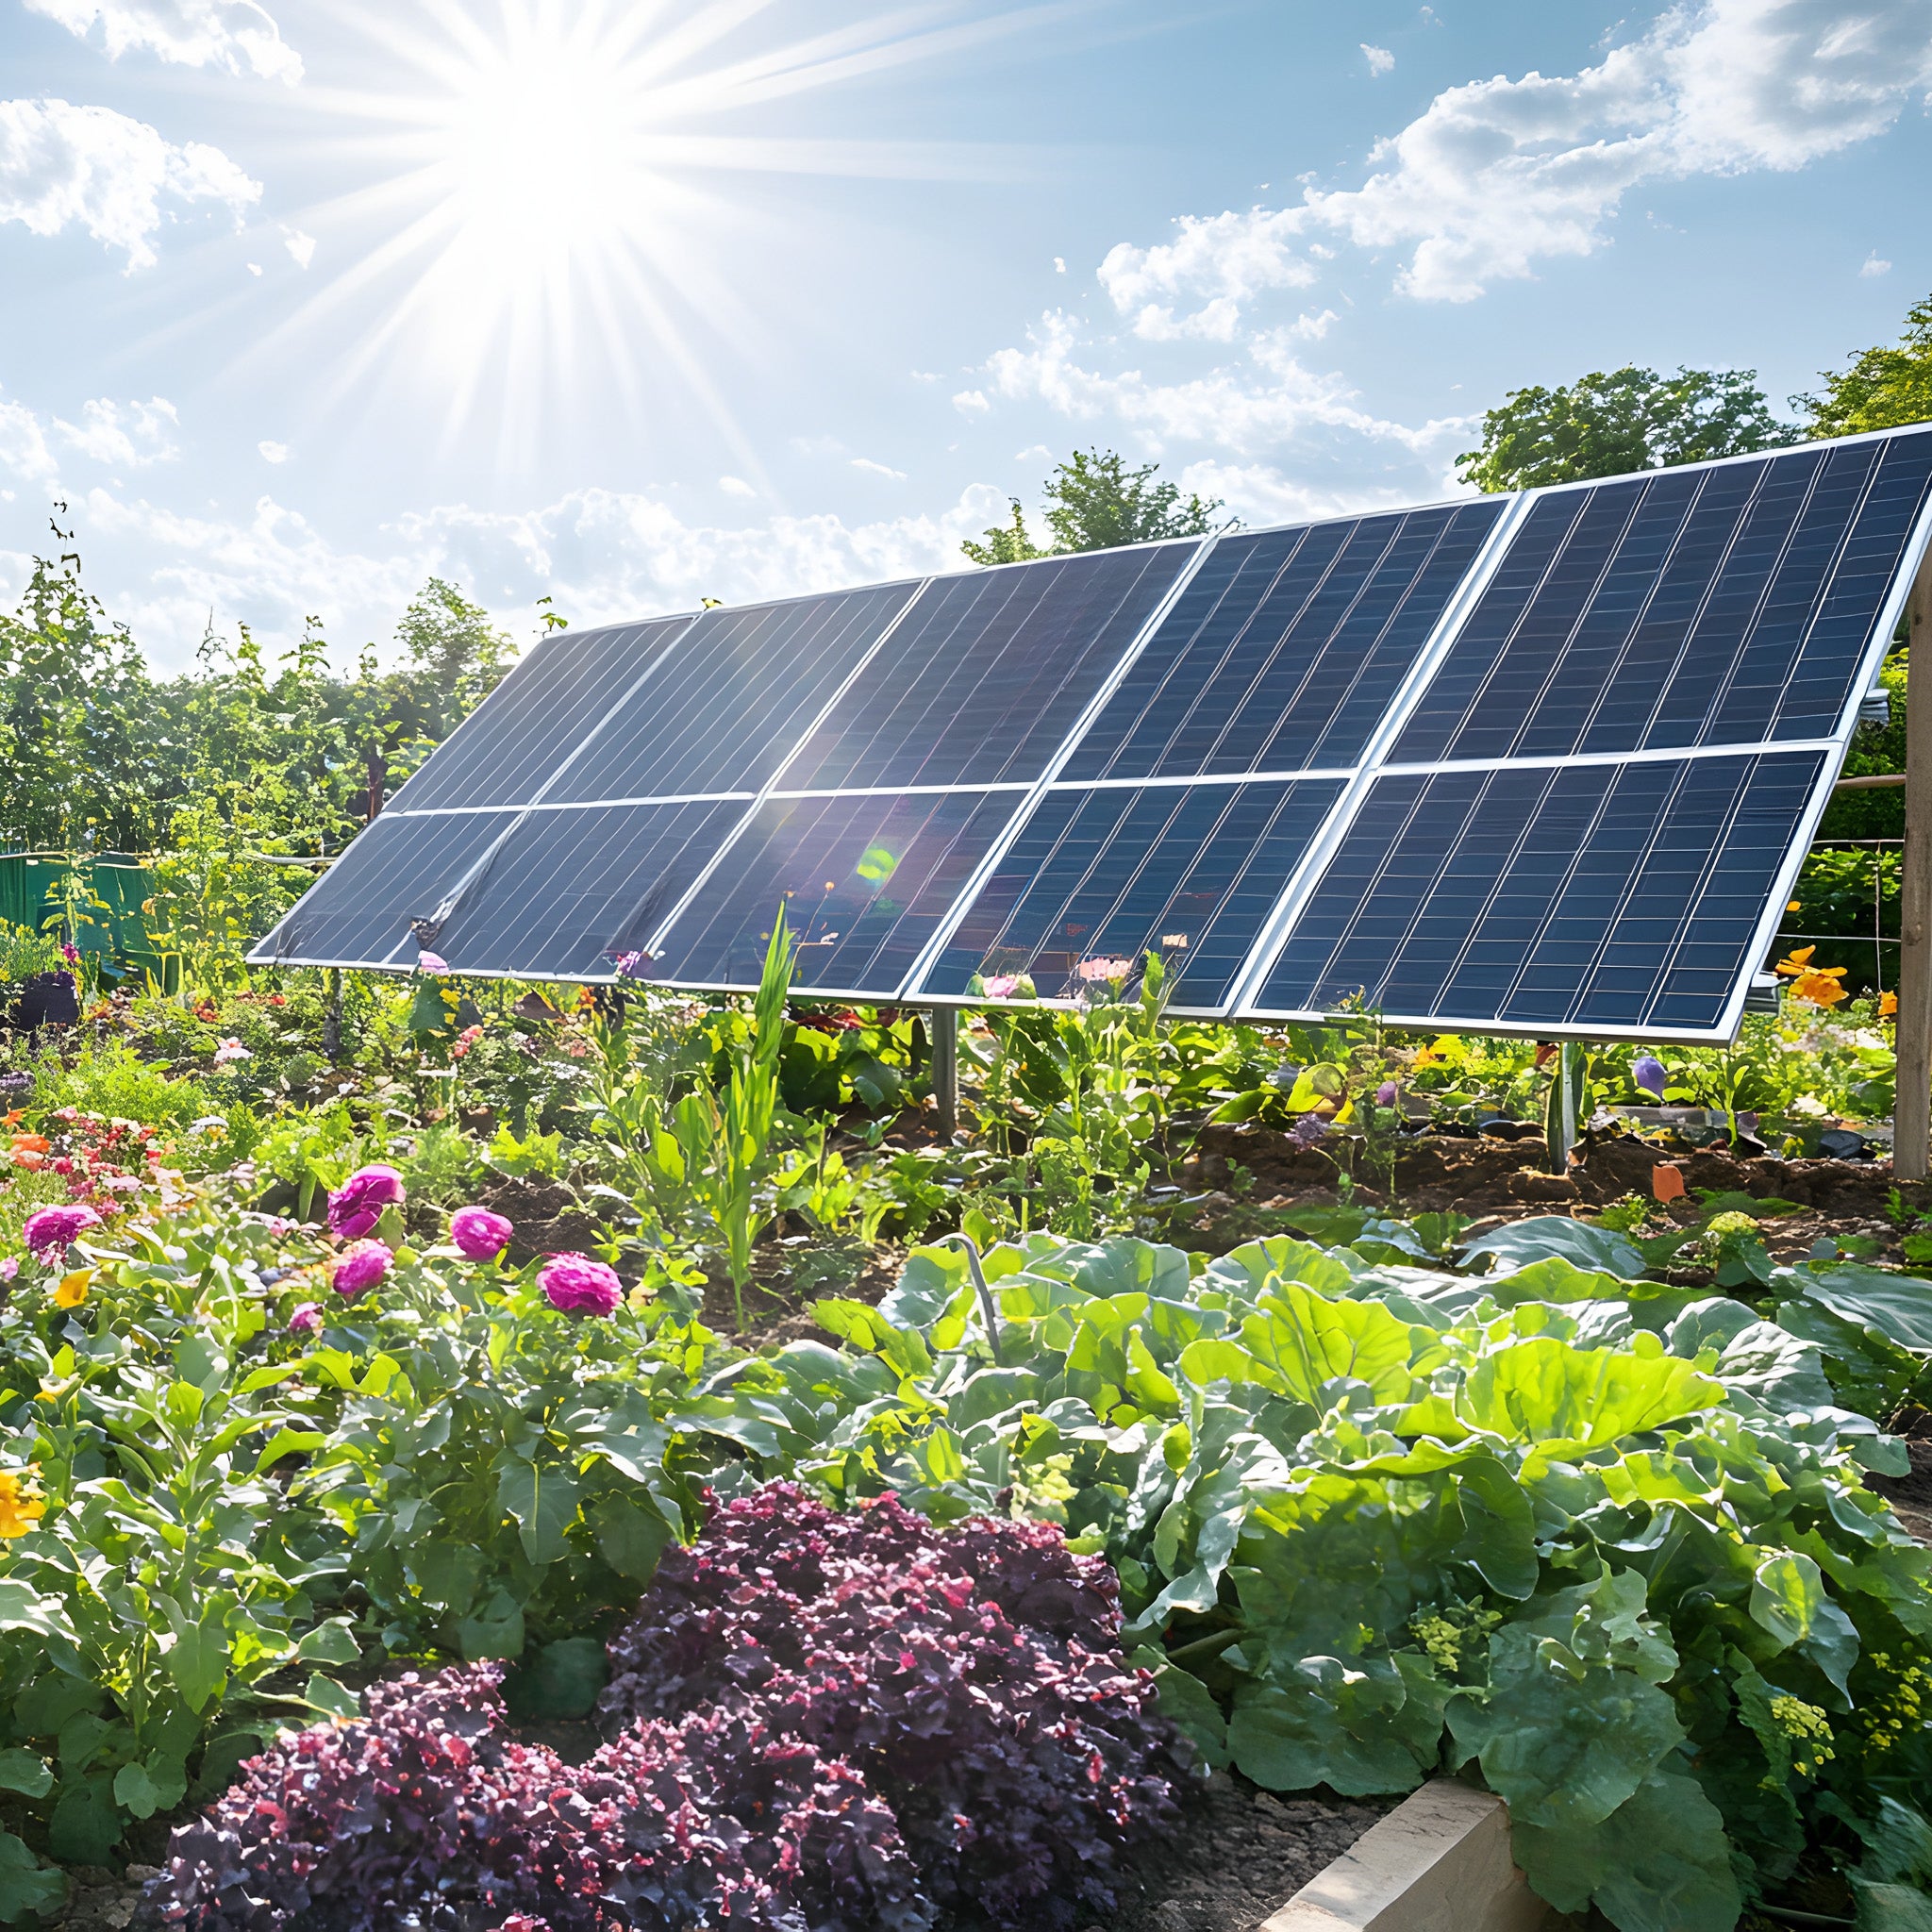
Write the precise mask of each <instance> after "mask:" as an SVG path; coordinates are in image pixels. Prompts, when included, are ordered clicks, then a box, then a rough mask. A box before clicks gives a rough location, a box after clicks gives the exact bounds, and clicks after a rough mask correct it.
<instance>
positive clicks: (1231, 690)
mask: <svg viewBox="0 0 1932 1932" xmlns="http://www.w3.org/2000/svg"><path fill="white" fill-rule="evenodd" d="M1502 513H1503V499H1502V498H1500V497H1487V498H1482V499H1479V500H1477V501H1475V502H1474V503H1466V504H1447V505H1439V506H1437V507H1436V508H1433V509H1419V510H1408V511H1398V512H1395V513H1392V514H1390V515H1386V516H1373V517H1359V518H1356V519H1352V520H1345V521H1342V522H1339V523H1326V524H1302V525H1296V526H1294V527H1292V528H1291V529H1286V530H1263V531H1259V532H1257V533H1256V534H1254V535H1243V536H1238V537H1224V538H1223V539H1222V540H1221V541H1219V542H1218V543H1217V544H1216V545H1215V546H1214V549H1213V551H1212V552H1211V553H1210V554H1209V556H1208V558H1206V560H1205V561H1204V562H1203V563H1202V566H1201V568H1200V570H1199V571H1198V572H1197V573H1196V574H1195V575H1194V577H1193V579H1192V581H1191V583H1190V584H1189V585H1188V587H1187V589H1186V590H1185V591H1183V592H1182V594H1181V596H1180V598H1179V599H1178V600H1177V602H1176V603H1175V605H1174V609H1173V611H1172V612H1171V613H1170V614H1169V616H1168V617H1167V619H1166V620H1165V621H1164V622H1163V623H1162V625H1161V626H1160V629H1159V631H1158V634H1157V635H1156V636H1155V637H1154V639H1153V640H1152V641H1150V642H1149V644H1148V646H1147V648H1146V649H1145V650H1144V651H1142V652H1141V655H1140V657H1139V658H1137V659H1136V660H1135V662H1134V665H1133V667H1132V669H1131V670H1130V671H1129V672H1128V673H1127V675H1126V677H1125V678H1124V680H1123V682H1122V684H1121V687H1120V689H1119V691H1116V692H1115V694H1114V695H1113V697H1112V698H1111V700H1110V701H1109V702H1108V706H1107V708H1106V709H1105V710H1104V711H1102V713H1101V714H1100V716H1099V717H1098V718H1097V719H1096V720H1095V721H1094V723H1093V725H1092V727H1091V729H1090V730H1089V731H1088V733H1087V734H1086V736H1085V738H1083V739H1082V741H1081V742H1080V745H1079V747H1078V749H1077V750H1076V751H1075V752H1074V756H1073V758H1071V760H1070V761H1069V762H1068V764H1067V766H1066V770H1065V773H1064V774H1063V775H1064V776H1066V777H1068V778H1085V779H1092V778H1158V777H1189V776H1193V775H1195V774H1202V773H1207V774H1246V773H1256V772H1300V771H1307V770H1309V769H1313V768H1320V767H1322V766H1347V765H1353V764H1354V763H1355V762H1356V761H1357V759H1358V758H1360V757H1361V754H1362V750H1363V747H1364V746H1365V745H1366V744H1367V742H1368V740H1369V737H1370V734H1371V733H1372V732H1373V731H1374V728H1375V726H1376V725H1377V724H1379V723H1380V722H1381V720H1382V715H1383V713H1384V712H1385V711H1386V710H1387V709H1388V706H1389V695H1390V692H1391V691H1393V690H1394V689H1395V687H1396V686H1397V685H1399V684H1400V683H1401V681H1402V679H1403V678H1404V677H1405V676H1406V675H1407V673H1408V671H1409V670H1410V668H1411V667H1412V666H1413V665H1414V663H1415V661H1416V658H1417V656H1418V655H1419V653H1420V652H1421V650H1422V647H1423V645H1424V643H1425V642H1426V641H1428V639H1429V636H1430V634H1431V632H1432V631H1433V630H1434V629H1435V626H1436V624H1437V622H1438V620H1439V619H1440V618H1441V615H1442V612H1443V610H1444V609H1445V608H1447V606H1448V603H1449V600H1450V599H1451V598H1452V597H1453V596H1454V595H1455V594H1456V591H1457V586H1458V585H1460V584H1461V582H1462V580H1463V578H1464V577H1465V576H1466V575H1468V574H1469V568H1470V566H1471V564H1473V563H1474V561H1475V558H1476V555H1477V553H1478V552H1479V551H1480V550H1481V548H1482V546H1483V541H1484V540H1485V538H1487V537H1488V536H1489V534H1490V532H1491V529H1493V528H1494V526H1495V523H1496V520H1497V518H1498V517H1500V516H1501V515H1502Z"/></svg>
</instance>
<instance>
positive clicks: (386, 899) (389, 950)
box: [249, 811, 516, 966]
mask: <svg viewBox="0 0 1932 1932" xmlns="http://www.w3.org/2000/svg"><path fill="white" fill-rule="evenodd" d="M515 819H516V814H515V813H514V812H508V811H494V812H480V811H479V812H450V813H446V814H443V815H441V816H433V817H422V818H418V817H413V816H410V815H409V814H408V813H404V812H384V813H383V814H382V816H381V817H380V818H378V819H377V820H376V821H375V824H373V825H371V826H370V827H369V829H368V830H367V831H365V832H364V833H362V834H361V836H360V837H359V838H358V839H357V840H356V841H355V842H354V843H353V844H352V845H351V846H350V847H349V849H348V850H347V851H346V852H345V853H343V854H342V856H341V858H339V859H337V860H336V862H335V863H334V864H333V865H332V866H330V867H329V869H328V871H327V872H325V874H323V875H322V877H321V878H320V879H318V880H317V881H316V883H315V884H314V885H313V886H311V887H310V888H309V889H308V891H307V892H306V893H305V894H304V895H303V897H302V898H301V900H300V901H299V902H298V903H297V904H296V905H295V906H294V907H293V908H291V910H290V912H289V914H288V916H287V917H286V918H285V919H284V920H283V921H282V922H281V924H279V925H277V926H276V927H275V930H274V931H273V932H271V933H270V934H269V936H268V937H267V938H266V939H265V940H263V941H261V943H260V944H259V945H258V946H257V947H256V949H255V951H254V952H253V953H251V954H250V955H249V957H250V958H253V959H258V960H261V961H262V962H264V963H266V964H272V965H273V964H284V965H291V966H386V965H394V964H396V963H398V962H401V963H405V964H408V965H411V966H413V965H414V964H415V962H416V955H417V953H418V952H419V951H420V950H421V947H420V945H419V943H418V942H417V941H416V940H415V939H414V938H413V936H412V935H411V933H410V930H409V922H410V921H411V920H412V919H429V918H430V917H432V916H433V915H434V914H435V912H436V911H437V909H438V908H439V907H440V906H441V904H442V902H443V900H444V899H445V897H446V896H447V895H448V894H449V893H450V892H451V891H453V890H454V889H455V888H456V887H457V886H458V884H460V882H461V881H462V879H463V877H464V875H465V874H467V873H468V872H469V871H470V870H471V868H472V867H473V866H475V864H476V863H477V861H478V860H480V859H481V858H483V857H484V856H485V855H486V854H487V853H488V852H489V850H490V848H491V844H492V843H493V842H494V841H496V840H497V839H498V838H500V837H501V836H502V835H503V833H505V832H506V831H508V828H509V827H510V825H511V824H513V823H514V822H515Z"/></svg>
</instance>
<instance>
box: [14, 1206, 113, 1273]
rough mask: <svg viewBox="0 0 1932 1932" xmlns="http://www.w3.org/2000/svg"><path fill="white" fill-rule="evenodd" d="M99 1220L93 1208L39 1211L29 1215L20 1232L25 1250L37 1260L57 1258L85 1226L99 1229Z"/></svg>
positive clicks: (45, 1209)
mask: <svg viewBox="0 0 1932 1932" xmlns="http://www.w3.org/2000/svg"><path fill="white" fill-rule="evenodd" d="M100 1224H101V1217H100V1216H99V1215H98V1214H96V1213H95V1212H94V1210H93V1209H92V1208H79V1207H75V1208H41V1209H39V1211H38V1212H36V1213H33V1214H29V1215H28V1216H27V1218H26V1225H25V1227H23V1228H22V1229H21V1231H20V1233H21V1239H22V1240H23V1241H25V1242H26V1251H27V1253H28V1254H29V1255H32V1256H34V1257H36V1258H37V1259H39V1260H42V1261H45V1260H49V1259H56V1258H58V1257H60V1256H61V1255H64V1254H65V1253H66V1252H67V1250H68V1248H69V1247H70V1246H72V1245H73V1243H74V1242H75V1241H78V1240H79V1238H80V1231H81V1229H82V1228H84V1227H98V1226H99V1225H100Z"/></svg>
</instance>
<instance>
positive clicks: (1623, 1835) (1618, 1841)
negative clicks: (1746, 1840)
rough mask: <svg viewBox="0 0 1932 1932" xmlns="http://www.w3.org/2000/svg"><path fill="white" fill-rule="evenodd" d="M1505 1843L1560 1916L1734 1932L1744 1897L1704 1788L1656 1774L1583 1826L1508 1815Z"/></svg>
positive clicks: (1637, 1929)
mask: <svg viewBox="0 0 1932 1932" xmlns="http://www.w3.org/2000/svg"><path fill="white" fill-rule="evenodd" d="M1510 1824H1511V1831H1510V1845H1511V1849H1512V1850H1513V1851H1514V1852H1515V1854H1516V1860H1517V1863H1518V1864H1520V1865H1521V1866H1522V1867H1523V1869H1524V1873H1525V1874H1527V1875H1528V1878H1529V1882H1530V1884H1531V1885H1532V1886H1533V1887H1534V1888H1535V1889H1536V1890H1537V1891H1538V1892H1540V1893H1541V1895H1542V1896H1543V1897H1544V1898H1546V1899H1548V1900H1549V1902H1550V1903H1551V1904H1552V1905H1553V1906H1555V1907H1557V1910H1558V1911H1564V1912H1579V1913H1580V1912H1582V1911H1584V1910H1585V1909H1586V1908H1587V1907H1589V1906H1591V1904H1594V1905H1595V1906H1596V1907H1597V1908H1598V1910H1600V1911H1601V1912H1602V1913H1603V1914H1604V1916H1605V1917H1606V1918H1607V1919H1608V1920H1609V1922H1610V1924H1613V1925H1615V1926H1616V1927H1618V1932H1732V1927H1733V1926H1735V1925H1736V1924H1737V1922H1738V1914H1739V1912H1740V1909H1741V1907H1742V1905H1743V1901H1742V1899H1741V1897H1740V1894H1739V1891H1738V1881H1737V1879H1736V1877H1735V1875H1734V1874H1733V1873H1732V1870H1731V1851H1730V1841H1729V1840H1727V1839H1726V1838H1725V1836H1724V1819H1723V1817H1722V1815H1721V1814H1720V1813H1719V1811H1718V1809H1717V1807H1716V1806H1714V1805H1713V1804H1712V1803H1711V1802H1710V1800H1709V1799H1708V1798H1707V1797H1706V1796H1705V1794H1704V1790H1703V1787H1702V1786H1700V1785H1699V1784H1698V1782H1697V1780H1696V1779H1695V1778H1693V1777H1687V1776H1685V1775H1683V1774H1681V1773H1678V1772H1668V1771H1659V1772H1653V1773H1652V1774H1650V1775H1649V1776H1648V1777H1646V1778H1645V1779H1644V1781H1643V1783H1642V1784H1641V1786H1639V1788H1638V1789H1637V1790H1635V1791H1634V1792H1633V1793H1632V1794H1631V1795H1630V1797H1629V1798H1627V1799H1626V1800H1625V1801H1624V1804H1623V1805H1621V1806H1620V1807H1618V1808H1617V1809H1616V1810H1615V1811H1614V1812H1613V1813H1611V1815H1610V1816H1609V1817H1608V1818H1607V1819H1606V1820H1604V1821H1603V1822H1601V1823H1598V1824H1592V1825H1591V1826H1590V1827H1588V1828H1587V1829H1577V1828H1574V1827H1566V1826H1560V1825H1559V1826H1549V1825H1540V1824H1527V1823H1525V1822H1524V1821H1523V1820H1521V1819H1519V1818H1518V1817H1517V1816H1516V1814H1515V1811H1514V1809H1513V1807H1512V1810H1511V1813H1510Z"/></svg>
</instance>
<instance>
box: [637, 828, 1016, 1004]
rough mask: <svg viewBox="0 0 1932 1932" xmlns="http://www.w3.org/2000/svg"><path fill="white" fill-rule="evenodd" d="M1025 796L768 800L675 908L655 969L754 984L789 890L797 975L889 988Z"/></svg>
mask: <svg viewBox="0 0 1932 1932" xmlns="http://www.w3.org/2000/svg"><path fill="white" fill-rule="evenodd" d="M1019 803H1020V799H1019V797H1018V795H1017V794H1015V793H1013V792H1010V791H994V792H986V791H976V792H975V791H966V792H925V793H919V794H916V795H914V796H912V797H909V798H908V797H881V796H873V797H861V798H854V797H845V798H774V799H769V800H767V801H766V803H765V804H764V805H762V806H761V807H759V808H758V812H757V813H756V815H755V816H754V818H753V821H752V823H751V824H750V825H749V826H747V827H746V829H745V832H744V834H743V836H742V837H741V839H740V840H739V841H738V842H737V843H736V844H734V845H733V846H732V847H731V848H730V850H729V851H728V852H727V853H726V854H725V855H724V863H723V864H722V865H721V866H720V867H719V869H718V871H717V872H716V873H715V874H713V875H712V876H711V878H710V879H709V880H708V882H707V884H706V886H705V888H704V890H703V891H701V892H700V893H699V894H698V896H697V898H696V899H695V900H694V901H693V902H692V904H691V907H690V908H688V909H687V910H686V911H685V912H683V913H682V914H680V915H679V917H678V920H677V924H675V926H674V927H673V928H672V930H671V933H670V936H669V939H668V940H667V941H666V944H665V947H664V950H663V952H662V953H661V954H660V956H659V957H658V961H657V963H656V964H655V965H654V966H653V968H652V969H651V970H652V974H653V976H654V977H657V978H660V979H667V980H670V981H672V982H673V983H675V984H677V985H684V986H755V985H757V984H758V974H759V972H760V970H761V969H762V967H763V965H764V961H765V948H766V947H767V946H768V945H769V944H770V942H771V937H772V920H773V915H774V913H775V912H776V911H777V909H778V906H779V903H780V901H781V900H782V901H783V903H784V906H785V916H786V921H787V924H789V925H790V927H791V933H792V935H793V937H794V939H795V940H796V941H797V943H798V963H797V966H796V967H795V969H794V971H793V974H792V983H793V985H795V986H800V987H815V988H823V989H824V990H825V991H835V992H841V993H849V994H852V995H854V996H857V997H864V998H877V999H891V998H892V997H894V996H895V995H896V994H897V992H898V990H899V988H900V986H901V985H902V984H903V983H904V981H905V978H906V975H907V974H908V973H909V972H910V971H911V970H912V966H913V963H914V961H915V960H916V959H917V958H918V957H919V953H920V951H921V949H922V948H923V947H924V944H925V942H926V941H927V940H929V939H930V938H931V937H932V935H933V933H934V931H935V930H936V929H937V927H938V925H939V923H940V921H941V919H942V918H943V917H944V916H945V914H946V912H947V911H948V910H950V909H951V908H952V905H953V902H954V901H955V900H956V899H957V898H958V896H959V893H960V891H962V890H963V889H964V887H965V884H966V881H967V879H968V877H969V876H970V875H971V874H972V872H973V870H974V867H975V866H976V865H978V863H979V861H980V860H981V859H982V858H985V857H986V855H987V853H988V852H989V851H990V850H991V846H992V841H994V839H996V838H997V837H998V836H999V834H1000V833H1001V832H1002V831H1003V830H1004V829H1005V828H1006V825H1007V824H1008V820H1010V819H1011V817H1012V815H1013V813H1014V811H1015V809H1016V808H1018V805H1019Z"/></svg>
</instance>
